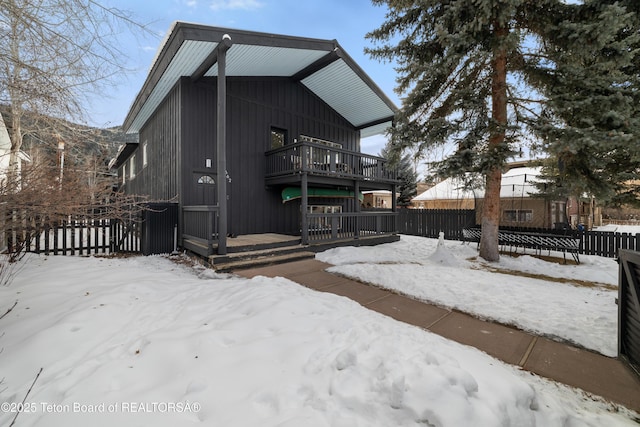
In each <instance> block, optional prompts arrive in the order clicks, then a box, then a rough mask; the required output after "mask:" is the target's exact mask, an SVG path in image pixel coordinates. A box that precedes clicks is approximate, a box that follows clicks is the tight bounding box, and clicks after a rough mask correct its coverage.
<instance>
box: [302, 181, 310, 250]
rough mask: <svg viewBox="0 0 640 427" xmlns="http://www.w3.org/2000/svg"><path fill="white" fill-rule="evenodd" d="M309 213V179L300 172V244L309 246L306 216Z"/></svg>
mask: <svg viewBox="0 0 640 427" xmlns="http://www.w3.org/2000/svg"><path fill="white" fill-rule="evenodd" d="M308 211H309V179H308V176H307V172H302V180H301V182H300V224H301V228H302V229H301V230H300V234H301V236H300V237H301V238H302V244H303V245H308V244H309V220H308V218H307V214H308Z"/></svg>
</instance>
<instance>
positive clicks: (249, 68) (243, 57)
mask: <svg viewBox="0 0 640 427" xmlns="http://www.w3.org/2000/svg"><path fill="white" fill-rule="evenodd" d="M326 54H327V52H326V51H324V50H311V49H293V48H284V47H272V46H255V45H234V46H232V48H231V49H229V52H228V53H227V70H226V71H227V75H228V76H268V77H282V76H287V77H288V76H292V75H294V74H295V73H296V72H298V71H300V70H301V69H303V68H304V67H306V66H307V65H309V64H312V63H313V62H315V61H316V60H318V59H320V58H321V57H323V56H324V55H326ZM217 75H218V67H217V66H213V67H211V68H210V69H209V71H207V73H205V76H210V77H211V76H217Z"/></svg>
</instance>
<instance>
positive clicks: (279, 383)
mask: <svg viewBox="0 0 640 427" xmlns="http://www.w3.org/2000/svg"><path fill="white" fill-rule="evenodd" d="M416 244H417V241H416V242H414V241H413V240H412V239H405V238H404V237H403V239H402V241H401V242H399V243H398V244H394V245H395V246H393V245H391V249H393V250H389V248H387V250H386V251H385V252H386V255H385V256H386V258H385V256H383V252H379V251H377V250H376V249H371V251H372V252H371V254H370V255H371V259H368V258H367V255H366V254H365V253H364V252H362V251H361V250H359V249H353V248H351V249H341V250H340V251H342V252H341V253H343V254H344V255H345V256H347V255H348V256H349V258H350V259H351V261H352V262H355V260H356V259H361V260H362V261H367V262H375V261H384V262H398V261H401V262H403V263H405V265H416V266H419V265H420V263H421V264H425V263H427V262H428V261H427V260H426V259H424V258H421V257H423V256H427V257H428V255H429V254H422V255H420V254H418V253H417V252H419V251H422V250H424V249H425V248H426V247H416ZM428 244H429V245H433V246H432V247H431V249H434V248H435V243H428ZM425 245H427V243H425ZM394 248H397V249H398V250H395V249H394ZM402 248H404V249H402ZM411 248H413V249H411ZM363 249H364V248H363ZM460 250H461V251H467V250H469V248H468V247H467V248H462V247H460ZM432 252H433V251H432ZM410 253H414V255H413V256H414V258H411V259H409V258H406V257H407V256H409V254H410ZM392 254H396V255H392ZM462 254H464V252H462ZM327 256H328V255H327ZM393 256H399V257H400V258H398V259H390V258H392V257H393ZM361 257H363V258H361ZM465 257H466V255H465V256H463V257H461V258H460V259H459V261H460V263H461V265H462V267H457V269H458V270H461V271H463V272H465V273H466V274H467V275H471V274H474V273H476V272H479V273H483V274H490V275H491V274H492V275H494V277H496V273H489V272H485V271H480V270H472V269H469V268H468V267H469V264H467V263H469V261H465ZM376 258H377V259H376ZM456 259H458V257H456ZM516 261H517V260H514V262H516ZM408 262H415V263H416V264H406V263H408ZM531 262H533V261H531ZM471 264H472V263H471ZM370 265H375V264H370ZM384 265H386V266H387V267H389V268H391V267H395V266H396V264H384ZM343 267H347V266H343ZM415 273H416V272H415V271H407V272H406V273H403V275H402V276H401V278H402V279H403V281H404V280H405V279H407V278H408V276H409V275H410V274H415ZM576 274H577V273H576ZM434 277H435V276H434ZM469 277H471V276H469ZM498 277H499V276H498ZM484 280H486V281H489V280H488V279H484ZM602 280H605V279H604V278H603V279H602ZM397 281H398V280H397ZM16 300H17V301H18V304H17V306H16V307H15V308H14V309H13V311H11V312H10V313H9V314H8V315H7V316H6V317H4V318H3V319H1V320H0V349H2V352H1V353H0V371H1V372H0V378H2V383H1V385H0V403H1V404H2V406H1V409H2V412H0V425H3V426H8V425H9V424H10V423H11V421H12V420H13V419H14V417H15V409H17V407H19V406H20V405H19V403H20V402H21V401H22V399H23V398H24V397H25V395H26V394H27V392H28V390H29V388H30V386H31V385H32V383H33V381H34V378H35V376H36V373H37V372H38V371H39V370H40V368H43V371H42V374H41V375H40V377H39V378H38V379H37V381H36V382H35V385H34V386H33V389H32V390H31V392H30V393H29V395H28V398H27V400H26V403H25V407H24V409H25V411H24V412H23V413H21V414H20V415H19V416H18V418H17V421H16V424H15V425H16V426H54V427H55V426H69V425H92V426H114V425H118V426H141V425H144V426H160V427H162V426H188V425H207V426H257V425H259V426H296V427H299V426H349V427H353V426H412V425H426V426H439V427H440V426H451V427H454V426H461V425H477V426H545V427H546V426H567V425H571V426H594V427H595V426H604V425H606V426H627V425H629V426H631V425H636V423H635V422H634V421H633V418H634V417H636V416H637V414H634V413H630V412H628V411H626V410H624V409H621V408H614V407H613V406H611V405H609V404H606V403H603V402H599V401H597V400H593V399H592V398H590V397H588V396H583V395H582V394H581V393H579V392H576V391H574V390H572V389H569V388H567V387H565V386H562V385H559V384H555V383H552V382H549V381H546V380H543V379H540V378H538V377H535V376H533V375H531V374H529V373H527V372H523V371H520V370H518V369H516V368H514V367H512V366H509V365H506V364H504V363H502V362H500V361H498V360H496V359H493V358H491V357H489V356H488V355H486V354H484V353H482V352H480V351H477V350H475V349H473V348H470V347H467V346H463V345H459V344H457V343H454V342H452V341H448V340H446V339H444V338H442V337H439V336H437V335H435V334H431V333H429V332H426V331H423V330H421V329H418V328H415V327H412V326H409V325H405V324H402V323H399V322H396V321H395V320H392V319H389V318H387V317H385V316H383V315H380V314H377V313H374V312H371V311H369V310H367V309H365V308H363V307H361V306H360V305H358V304H357V303H355V302H353V301H350V300H348V299H346V298H343V297H339V296H336V295H333V294H327V293H321V292H315V291H312V290H310V289H307V288H304V287H302V286H299V285H297V284H294V283H292V282H290V281H288V280H286V279H281V278H276V279H268V278H265V277H256V278H254V279H251V280H249V279H240V278H237V277H232V276H222V275H217V274H216V273H214V272H213V271H211V270H206V269H203V268H197V267H196V268H194V267H190V266H187V265H179V264H175V263H173V262H172V261H170V260H168V259H166V258H163V257H135V258H128V259H115V258H93V257H92V258H78V257H37V256H30V257H29V259H28V260H27V265H26V267H25V268H24V270H22V272H21V273H20V275H19V276H17V277H16V279H15V281H14V282H13V283H12V284H11V285H10V286H6V287H1V288H0V312H1V313H4V312H5V311H6V309H7V308H9V307H10V306H11V305H12V304H13V303H14V302H15V301H16ZM616 410H619V411H616Z"/></svg>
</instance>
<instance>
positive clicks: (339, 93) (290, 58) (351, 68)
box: [123, 22, 397, 137]
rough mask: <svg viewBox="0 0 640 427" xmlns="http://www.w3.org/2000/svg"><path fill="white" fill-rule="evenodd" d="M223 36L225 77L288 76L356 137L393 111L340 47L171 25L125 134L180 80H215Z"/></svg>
mask: <svg viewBox="0 0 640 427" xmlns="http://www.w3.org/2000/svg"><path fill="white" fill-rule="evenodd" d="M225 35H229V36H230V37H231V40H232V43H233V45H232V46H231V48H230V49H229V51H228V52H227V56H226V63H227V67H226V75H227V76H228V77H236V76H242V77H288V78H291V79H292V80H295V81H298V82H300V83H301V84H302V85H304V86H305V87H306V88H308V89H309V90H310V91H311V92H313V93H314V94H315V95H316V96H318V97H319V98H320V99H321V100H323V101H324V102H325V103H326V104H327V105H329V106H330V107H331V108H333V109H334V110H335V111H336V112H338V113H339V114H340V115H341V116H342V117H344V118H345V119H346V120H347V121H348V122H349V123H351V124H352V125H353V126H354V127H355V128H356V129H359V130H360V131H361V136H363V137H366V136H371V135H375V134H378V133H383V132H384V131H385V130H386V129H387V128H388V127H389V126H391V123H392V120H393V117H394V114H395V112H396V111H397V107H396V106H395V105H394V104H393V102H392V101H391V100H389V98H388V97H387V96H386V95H385V94H384V93H383V92H382V91H381V90H380V88H379V87H378V86H377V85H376V84H375V83H374V82H373V81H372V80H371V79H370V78H369V77H368V76H367V74H366V73H365V72H364V71H363V70H362V69H361V68H360V67H359V66H358V65H357V64H356V63H355V61H353V59H352V58H351V57H350V56H349V55H348V54H347V53H346V52H345V51H344V50H343V49H342V47H340V45H339V44H338V42H337V41H336V40H320V39H310V38H301V37H292V36H283V35H275V34H267V33H258V32H249V31H242V30H233V29H226V28H218V27H210V26H205V25H198V24H189V23H184V22H176V23H174V24H173V25H172V27H171V30H170V32H169V34H168V36H167V38H166V39H165V42H164V43H163V44H162V46H161V47H160V50H159V51H158V54H157V55H156V58H155V60H154V62H153V64H152V66H151V70H150V71H149V74H148V76H147V79H146V81H145V83H144V85H143V87H142V90H141V91H140V92H139V93H138V95H137V96H136V98H135V100H134V102H133V104H132V106H131V109H130V110H129V113H128V114H127V117H126V118H125V120H124V125H123V126H124V129H125V131H126V132H127V133H137V132H139V131H140V129H141V128H142V127H143V126H144V124H145V123H146V122H147V120H148V119H149V117H151V115H152V114H153V112H154V111H155V110H156V108H157V107H158V106H159V105H160V103H161V102H162V100H163V99H164V98H165V97H166V96H167V94H168V93H169V91H170V90H171V89H172V88H173V87H174V86H175V84H176V83H177V81H178V80H179V79H180V78H181V77H191V78H192V79H194V80H197V79H198V78H201V77H203V76H206V77H213V76H216V75H217V72H218V67H217V65H216V61H217V48H218V44H220V43H221V42H222V40H223V37H224V36H225Z"/></svg>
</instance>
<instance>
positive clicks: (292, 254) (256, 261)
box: [209, 245, 316, 272]
mask: <svg viewBox="0 0 640 427" xmlns="http://www.w3.org/2000/svg"><path fill="white" fill-rule="evenodd" d="M315 255H316V254H315V253H314V252H311V251H309V250H308V248H307V247H304V246H302V245H296V246H287V247H282V248H271V249H261V250H254V251H243V252H232V253H228V254H227V255H211V256H210V257H209V264H211V266H213V268H214V269H215V270H216V271H220V272H232V271H235V270H243V269H247V268H254V267H263V266H265V265H273V264H281V263H285V262H292V261H299V260H302V259H309V258H313V257H315Z"/></svg>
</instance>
